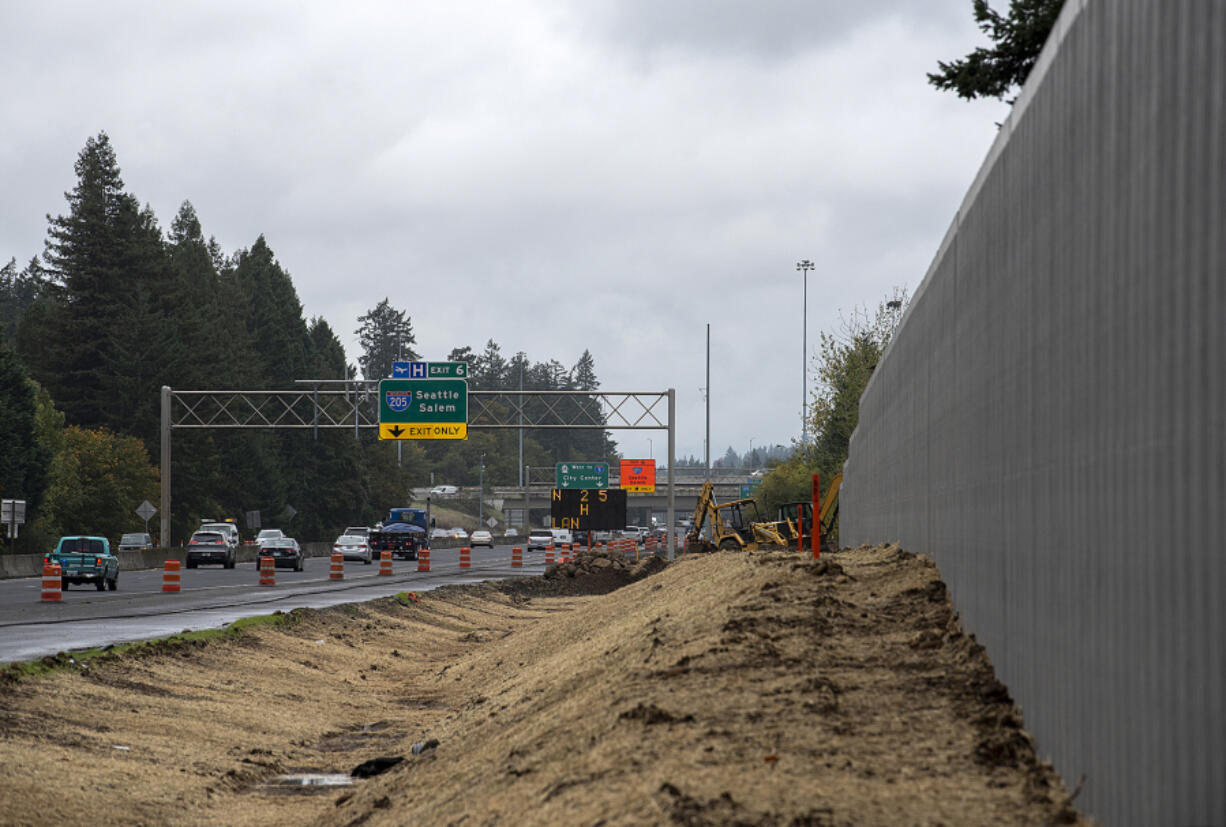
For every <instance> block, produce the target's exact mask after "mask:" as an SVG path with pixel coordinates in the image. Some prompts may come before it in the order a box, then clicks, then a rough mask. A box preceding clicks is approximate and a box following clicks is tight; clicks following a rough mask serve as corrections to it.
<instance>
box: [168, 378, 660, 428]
mask: <svg viewBox="0 0 1226 827" xmlns="http://www.w3.org/2000/svg"><path fill="white" fill-rule="evenodd" d="M346 384H348V385H350V387H349V388H347V389H344V390H341V389H331V388H315V389H310V390H292V391H176V390H170V427H171V428H210V429H211V428H312V429H315V428H355V427H356V428H359V429H360V428H378V426H379V406H378V404H377V396H376V394H377V393H378V387H377V384H376V383H373V382H365V381H362V382H348V383H346ZM468 399H469V405H470V410H469V414H468V427H469V428H533V429H566V430H574V429H595V430H613V429H618V430H622V429H629V430H665V429H667V428H668V413H669V392H668V391H659V392H654V393H621V392H618V393H611V392H606V391H469V392H468Z"/></svg>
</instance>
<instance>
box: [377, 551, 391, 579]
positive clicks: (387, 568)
mask: <svg viewBox="0 0 1226 827" xmlns="http://www.w3.org/2000/svg"><path fill="white" fill-rule="evenodd" d="M391 573H392V553H391V552H390V551H386V550H384V551H381V552H379V574H381V575H383V576H390V575H391Z"/></svg>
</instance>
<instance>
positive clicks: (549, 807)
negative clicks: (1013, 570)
mask: <svg viewBox="0 0 1226 827" xmlns="http://www.w3.org/2000/svg"><path fill="white" fill-rule="evenodd" d="M583 580H584V578H583V577H582V576H580V577H578V578H575V579H573V580H571V579H569V578H559V579H556V580H555V581H554V582H553V584H552V587H551V588H552V591H554V592H558V591H562V592H565V591H572V592H582V591H583V588H584V586H583ZM4 691H5V693H6V699H5V700H6V702H5V704H4V707H3V710H2V711H0V799H2V800H3V801H4V802H5V812H4V813H3V814H2V815H0V820H3V821H4V822H5V823H39V824H41V823H63V822H69V823H78V822H82V821H89V822H91V823H221V824H261V825H267V824H302V823H307V822H316V823H321V824H350V823H353V824H356V823H369V824H404V823H409V822H417V823H427V824H459V823H464V824H494V823H498V824H515V825H519V824H597V823H605V824H654V823H683V824H721V823H745V824H781V825H782V824H791V823H795V824H842V823H846V824H899V823H911V824H937V823H945V824H981V823H1016V824H1032V823H1047V822H1052V821H1057V820H1072V819H1075V818H1076V814H1075V813H1073V812H1072V811H1071V809H1070V808H1069V807H1067V805H1066V802H1067V796H1066V795H1065V793H1064V790H1063V787H1062V786H1061V784H1060V781H1059V779H1058V778H1056V777H1055V775H1054V773H1052V772H1051V771H1050V769H1049V768H1048V767H1047V766H1046V765H1044V764H1042V763H1041V762H1039V761H1037V760H1036V759H1035V756H1034V752H1033V749H1032V746H1031V744H1030V740H1029V737H1028V736H1027V735H1026V734H1025V732H1024V731H1023V730H1022V729H1021V728H1020V718H1019V717H1018V715H1017V712H1016V710H1015V709H1014V708H1013V706H1012V704H1011V702H1010V701H1009V699H1008V694H1007V692H1006V691H1005V689H1004V687H1002V686H1000V684H999V683H997V682H996V681H995V678H994V677H993V675H992V673H991V667H990V664H989V663H988V661H987V659H986V657H985V656H984V654H983V653H982V651H981V650H979V648H978V647H977V646H975V645H974V643H973V642H972V641H969V640H968V639H966V638H965V637H964V636H962V634H961V633H960V631H959V629H958V627H957V623H956V621H955V619H954V618H953V617H952V615H951V610H950V604H949V601H948V598H947V596H946V595H945V592H944V587H943V585H941V584H940V580H939V578H938V575H937V572H936V569H935V567H934V566H933V565H932V564H931V562H930V561H928V560H926V559H924V558H917V557H915V556H912V555H908V554H905V553H902V552H900V551H898V550H897V549H896V548H875V549H859V550H854V551H848V552H843V553H840V554H836V555H828V556H827V558H826V559H824V560H823V561H821V562H819V563H814V562H812V561H803V560H800V559H798V558H797V557H796V556H794V555H791V554H784V553H778V552H776V553H755V554H733V553H721V554H716V555H710V556H695V557H690V558H686V559H684V560H682V561H681V562H679V563H676V564H674V565H672V566H670V567H669V568H667V569H666V570H665V571H663V572H661V573H659V574H656V575H653V576H651V577H648V578H646V579H643V580H640V581H638V582H636V583H633V584H631V585H628V586H625V587H624V588H621V589H619V590H617V591H615V592H613V593H611V594H607V595H602V596H584V595H581V594H574V595H570V596H566V595H562V596H541V592H540V591H539V590H536V589H535V588H534V587H533V586H532V585H531V584H525V583H521V584H519V585H511V586H508V587H505V588H499V587H495V586H491V585H483V586H469V587H462V588H449V589H443V590H439V591H437V592H430V593H426V594H423V595H422V597H421V599H420V601H418V602H410V603H409V605H407V606H406V605H402V604H401V603H399V602H397V601H395V600H391V599H388V600H381V601H375V602H373V603H369V604H362V605H361V606H355V607H348V608H340V609H334V610H327V611H320V612H302V613H298V615H297V620H296V622H294V623H291V624H287V625H284V626H281V627H276V628H264V627H258V628H255V629H253V630H252V631H251V632H250V633H249V634H247V635H244V636H242V637H239V638H236V639H226V640H220V641H214V642H210V643H208V644H203V645H186V646H181V647H178V648H173V649H171V648H167V649H166V650H165V651H157V650H156V649H155V650H153V651H148V652H145V653H143V654H140V655H128V656H125V657H123V658H120V659H117V660H115V661H112V662H108V663H99V664H95V665H92V666H90V667H89V668H88V669H87V670H85V671H75V672H60V673H56V674H53V675H50V676H47V677H41V678H35V679H27V680H23V681H20V682H17V683H14V684H12V685H10V686H8V687H5V688H4ZM429 738H436V739H438V741H439V746H438V747H437V748H436V749H432V750H428V751H427V752H425V753H424V754H423V755H420V756H413V755H411V745H412V744H413V743H414V742H421V741H425V740H427V739H429ZM116 746H125V747H128V749H126V750H121V749H116ZM393 755H403V756H406V760H405V761H404V762H402V763H401V764H399V765H397V766H395V767H393V768H392V769H391V770H390V771H388V772H386V773H385V774H383V775H380V776H377V777H375V778H373V779H370V780H367V781H362V782H359V783H358V784H357V785H356V786H354V787H352V788H348V789H346V790H343V791H334V792H327V793H317V794H313V795H285V794H273V793H272V792H270V791H269V789H268V788H267V787H266V786H265V782H266V781H267V780H268V779H269V778H271V777H272V776H275V775H277V774H281V773H288V772H304V771H310V772H347V771H349V770H350V769H352V768H353V767H354V766H356V765H357V764H359V763H361V762H362V761H364V760H367V759H369V758H373V757H376V756H393Z"/></svg>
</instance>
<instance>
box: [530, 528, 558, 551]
mask: <svg viewBox="0 0 1226 827" xmlns="http://www.w3.org/2000/svg"><path fill="white" fill-rule="evenodd" d="M551 545H553V532H552V531H550V530H549V529H547V528H534V529H532V530H531V531H529V532H528V551H532V550H533V549H541V550H542V551H543V550H544V549H545V547H546V546H551Z"/></svg>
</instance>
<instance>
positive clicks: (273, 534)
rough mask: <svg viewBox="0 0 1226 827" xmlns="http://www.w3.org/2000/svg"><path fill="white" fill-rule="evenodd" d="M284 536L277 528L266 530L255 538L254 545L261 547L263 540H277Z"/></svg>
mask: <svg viewBox="0 0 1226 827" xmlns="http://www.w3.org/2000/svg"><path fill="white" fill-rule="evenodd" d="M284 536H285V532H284V531H282V530H281V529H279V528H266V529H264V530H263V531H261V532H260V533H259V534H257V535H256V536H255V544H256V545H257V546H262V545H264V541H265V540H277V539H280V538H281V537H284Z"/></svg>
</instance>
